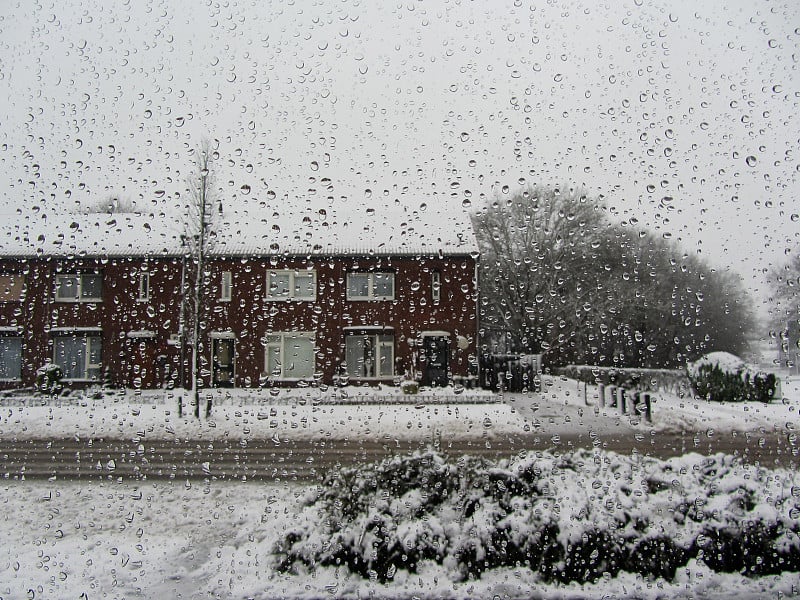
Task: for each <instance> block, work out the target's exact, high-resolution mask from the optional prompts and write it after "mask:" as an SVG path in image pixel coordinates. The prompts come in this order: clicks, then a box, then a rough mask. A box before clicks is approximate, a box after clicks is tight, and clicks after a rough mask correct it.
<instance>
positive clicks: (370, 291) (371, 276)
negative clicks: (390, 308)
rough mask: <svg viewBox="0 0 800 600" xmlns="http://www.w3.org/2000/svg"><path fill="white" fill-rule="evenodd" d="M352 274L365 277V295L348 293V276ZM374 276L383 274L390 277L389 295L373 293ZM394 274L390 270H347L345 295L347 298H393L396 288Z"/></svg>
mask: <svg viewBox="0 0 800 600" xmlns="http://www.w3.org/2000/svg"><path fill="white" fill-rule="evenodd" d="M353 275H360V276H366V277H367V282H368V283H367V295H366V296H356V295H353V294H351V293H350V278H351V276H353ZM376 276H384V277H391V281H392V295H391V296H379V295H377V294H376V293H375V277H376ZM395 280H396V277H395V274H394V273H393V272H392V271H368V272H367V271H349V272H348V273H347V280H346V282H345V293H346V295H347V299H348V300H351V301H352V300H355V301H359V300H394V299H395V297H396V295H397V288H396V286H395V283H396V282H395Z"/></svg>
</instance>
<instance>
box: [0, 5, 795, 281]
mask: <svg viewBox="0 0 800 600" xmlns="http://www.w3.org/2000/svg"><path fill="white" fill-rule="evenodd" d="M799 7H800V4H798V3H797V2H796V1H795V0H783V1H777V2H770V1H766V0H747V1H744V0H742V1H725V2H723V1H721V0H720V1H712V2H703V3H702V4H698V5H696V4H695V2H689V1H667V0H662V1H652V0H630V1H619V2H617V1H615V2H606V3H597V2H594V1H586V2H581V1H574V2H571V1H552V2H547V3H545V2H538V1H537V2H532V1H523V0H517V1H507V2H506V1H503V2H495V1H492V2H488V1H487V2H468V1H466V0H462V1H446V0H436V1H432V2H420V1H414V0H404V1H402V2H400V1H398V2H392V3H388V2H359V1H349V0H345V1H342V0H320V1H317V2H313V3H312V2H301V1H296V2H277V1H276V2H265V1H249V2H245V1H237V0H231V1H230V2H189V1H188V0H173V1H166V0H164V1H160V2H159V1H155V2H150V3H147V4H145V3H143V2H136V1H133V2H132V1H129V0H128V1H124V2H105V1H100V0H95V1H87V0H80V1H79V0H58V1H57V2H37V3H36V4H31V3H30V2H27V1H24V2H17V3H12V2H5V3H3V4H2V6H0V84H2V86H3V88H4V92H5V93H4V100H3V101H1V102H2V103H1V104H0V120H1V121H2V127H0V212H4V213H6V214H8V213H13V212H15V211H16V209H17V208H19V207H24V209H25V210H26V211H33V210H39V211H45V212H48V213H50V212H54V211H57V210H58V209H59V208H63V207H68V208H75V207H76V206H77V205H78V204H79V203H91V202H93V201H96V200H98V199H101V198H103V197H105V196H107V195H108V194H109V193H116V194H121V195H123V196H128V197H130V198H132V199H134V200H136V201H137V202H138V203H139V204H140V205H144V206H149V207H152V208H153V209H155V210H164V211H167V212H171V211H175V210H177V208H178V207H180V205H181V204H182V200H181V196H182V195H185V189H186V185H185V177H186V175H187V172H188V171H189V170H190V165H191V158H190V156H189V149H191V148H193V147H195V146H197V144H198V142H199V140H200V139H201V138H202V137H203V136H204V135H208V136H209V137H211V138H215V139H217V140H219V151H220V156H221V158H220V169H219V173H218V176H217V180H218V184H219V186H220V187H221V188H222V192H223V197H224V198H225V203H226V204H237V205H243V204H248V205H249V206H250V207H251V208H254V207H257V206H260V205H261V204H263V205H265V206H266V207H267V209H268V210H270V212H272V211H273V210H275V209H278V210H279V209H280V206H281V205H282V203H283V202H287V201H288V202H292V203H298V202H299V203H302V202H307V201H312V202H320V203H328V204H332V203H335V204H337V205H342V204H349V205H352V206H354V207H356V208H358V209H363V207H365V206H367V205H372V206H374V207H375V208H376V209H377V210H376V215H375V217H374V218H380V207H381V206H382V205H384V204H390V203H395V202H400V203H402V204H407V205H409V206H411V207H418V206H419V205H420V204H423V203H426V204H428V205H431V204H432V203H434V204H441V203H448V204H451V205H452V206H453V207H454V210H455V209H461V207H462V206H464V205H469V206H471V207H476V206H479V205H480V203H481V202H482V198H485V197H493V195H495V194H502V193H503V192H502V189H503V188H504V186H509V187H510V188H511V189H514V188H515V187H518V186H519V185H520V182H531V183H545V184H561V183H566V184H569V185H576V186H578V185H581V186H585V187H586V188H587V189H588V190H589V191H590V192H591V193H593V194H602V195H603V196H604V197H605V198H606V201H607V203H608V204H609V205H610V206H611V207H612V209H613V210H614V211H615V213H616V214H617V215H618V216H619V218H620V219H624V220H626V221H628V222H632V223H634V225H635V226H637V227H647V228H649V229H651V230H658V231H662V232H665V233H666V232H669V234H671V235H672V236H673V237H675V238H680V239H681V240H682V241H683V243H684V245H685V247H686V249H687V250H688V251H691V252H697V251H700V252H701V253H702V254H703V255H705V256H707V257H708V258H709V260H711V261H712V262H713V263H714V264H715V265H717V266H719V267H720V268H733V269H735V270H737V271H739V272H741V273H743V274H744V275H745V276H746V277H748V280H749V281H750V282H752V287H753V288H755V287H756V284H757V282H758V279H757V278H756V279H751V277H752V274H753V273H757V272H758V271H759V270H763V269H766V268H769V266H770V265H772V264H775V263H777V262H779V261H782V260H783V257H784V256H785V253H786V252H787V251H789V250H791V249H795V248H796V247H797V245H798V244H799V243H800V222H798V220H797V219H798V217H797V213H798V212H800V201H798V199H797V192H798V176H800V156H798V154H799V153H800V148H798V144H799V142H800V130H799V128H798V116H797V113H798V99H799V98H800V86H799V85H798V74H797V63H798V59H799V58H800V50H798V48H799V47H800V8H799ZM273 194H274V198H273ZM665 198H666V200H665ZM35 207H38V209H37V208H35ZM357 212H360V210H359V211H357ZM793 215H794V216H793Z"/></svg>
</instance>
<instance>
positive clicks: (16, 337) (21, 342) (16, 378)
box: [0, 335, 25, 381]
mask: <svg viewBox="0 0 800 600" xmlns="http://www.w3.org/2000/svg"><path fill="white" fill-rule="evenodd" d="M3 340H19V373H17V374H16V375H15V376H13V377H0V381H20V380H21V379H22V352H23V350H24V346H25V342H24V340H23V338H22V336H20V335H4V336H0V343H2V341H3ZM3 370H5V367H3Z"/></svg>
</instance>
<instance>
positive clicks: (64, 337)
mask: <svg viewBox="0 0 800 600" xmlns="http://www.w3.org/2000/svg"><path fill="white" fill-rule="evenodd" d="M225 217H226V218H225V219H224V221H223V220H220V223H219V224H218V225H216V226H215V228H214V244H213V246H212V248H211V250H210V251H209V255H208V257H207V260H206V263H205V279H204V286H203V302H202V304H201V317H200V324H201V325H200V337H199V339H200V347H201V352H200V357H199V358H200V363H201V367H202V371H201V372H202V377H203V380H204V381H203V385H204V386H234V387H255V386H258V385H265V384H266V385H298V384H300V382H306V383H317V384H334V383H343V382H350V383H377V382H384V383H393V382H394V383H396V382H398V381H399V380H400V379H402V378H404V377H413V376H415V377H416V378H417V379H420V380H421V382H422V383H423V385H446V384H447V383H449V382H452V381H453V380H454V379H455V380H458V379H460V378H466V377H467V376H469V375H471V374H474V370H475V368H476V365H477V329H478V327H477V289H476V265H477V244H476V243H475V238H474V235H473V233H472V230H471V228H470V225H469V219H468V217H467V216H466V215H445V214H442V213H439V214H437V213H434V212H428V211H426V212H411V213H408V212H403V211H401V210H400V209H392V210H388V209H387V210H386V211H385V214H381V212H380V211H378V212H377V213H375V212H364V214H362V215H359V214H357V213H356V214H353V213H352V212H349V213H345V212H344V211H335V210H333V209H331V208H323V209H316V210H312V209H306V210H304V211H291V212H290V211H282V212H281V213H280V214H279V213H278V212H275V213H272V214H267V215H263V214H260V213H257V214H250V213H247V212H241V213H233V214H230V215H227V214H226V216H225ZM181 239H182V237H181V226H180V224H179V223H177V222H172V221H170V220H169V219H166V218H165V217H164V216H163V215H161V216H154V215H132V214H121V215H120V214H117V215H108V214H92V215H66V216H64V217H63V219H62V218H58V219H56V218H51V219H50V220H47V219H40V220H37V219H36V218H33V217H32V218H29V219H28V220H21V221H20V222H19V223H15V224H8V225H6V226H5V227H4V228H3V229H2V239H0V386H2V387H3V388H12V387H29V386H31V385H33V384H34V381H35V376H36V371H37V369H38V368H39V367H41V366H42V365H44V364H45V363H47V362H54V363H56V364H58V365H59V366H60V367H61V368H62V370H63V371H64V378H65V380H66V381H67V383H68V384H70V385H73V386H75V385H84V384H88V383H92V382H101V381H104V382H106V383H111V384H113V385H117V386H123V387H126V388H142V389H150V388H158V387H162V386H185V387H188V386H189V385H190V369H189V367H188V365H189V352H190V348H189V344H187V343H186V335H187V333H186V332H187V330H188V328H187V327H182V325H184V322H185V321H186V318H185V310H186V309H185V303H184V302H183V298H184V297H185V295H186V293H187V290H188V289H189V288H190V287H191V284H192V281H193V274H194V272H195V271H194V265H193V264H191V259H190V258H189V257H187V254H186V250H185V248H184V247H183V245H182V243H181Z"/></svg>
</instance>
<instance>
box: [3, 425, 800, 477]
mask: <svg viewBox="0 0 800 600" xmlns="http://www.w3.org/2000/svg"><path fill="white" fill-rule="evenodd" d="M431 447H435V448H436V449H437V450H439V451H440V452H442V453H443V454H444V455H446V456H448V457H450V458H457V457H458V456H462V455H473V456H483V457H486V458H491V459H496V458H509V457H511V456H514V455H519V454H521V453H528V452H535V451H541V450H549V451H554V452H569V451H572V450H575V449H577V448H602V449H604V450H611V451H614V452H619V453H622V454H629V455H630V454H633V453H638V454H641V455H645V456H653V457H656V458H669V457H672V456H680V455H682V454H686V453H688V452H698V453H701V454H706V455H709V454H715V453H717V452H724V453H727V454H733V455H736V456H739V457H741V458H742V460H743V461H745V462H747V463H751V464H754V463H758V464H761V465H763V466H766V467H776V466H781V467H791V468H795V469H796V468H798V467H800V440H798V439H797V437H796V435H795V434H793V433H786V434H781V433H776V432H765V433H758V432H747V433H743V432H733V433H731V432H728V433H718V434H715V435H711V436H708V435H705V434H701V433H697V432H686V433H683V434H669V433H652V434H648V433H635V434H622V435H619V434H615V435H609V436H600V435H590V434H579V435H569V436H567V435H560V436H558V435H553V436H547V435H524V436H515V437H508V438H504V439H492V438H489V437H484V438H471V439H458V440H456V439H453V440H437V442H436V443H434V444H433V446H431V443H430V441H427V442H421V441H418V440H414V441H411V440H405V441H404V440H402V439H400V440H391V441H390V440H364V439H357V440H356V439H351V440H348V439H324V440H318V441H283V442H279V441H277V440H258V441H237V440H231V441H227V442H209V441H201V440H178V439H173V440H164V439H158V440H155V439H147V438H142V439H139V438H133V439H131V440H104V439H92V440H83V439H82V440H78V439H67V440H20V441H14V440H13V439H11V440H10V439H2V440H0V475H2V476H3V477H5V478H6V479H20V478H23V477H24V478H31V477H37V478H39V477H45V478H47V477H56V478H58V479H98V478H101V479H108V478H112V479H116V478H120V477H122V478H125V479H130V478H134V479H145V478H146V479H180V480H182V479H214V480H238V481H242V480H264V481H271V482H276V481H315V480H319V479H321V478H323V477H324V476H325V474H326V473H327V472H328V471H330V470H331V469H335V468H339V467H342V466H352V465H356V464H363V463H366V462H372V461H377V460H380V459H382V458H385V457H388V456H392V455H397V454H408V453H410V452H413V451H416V450H424V449H426V448H431Z"/></svg>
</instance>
